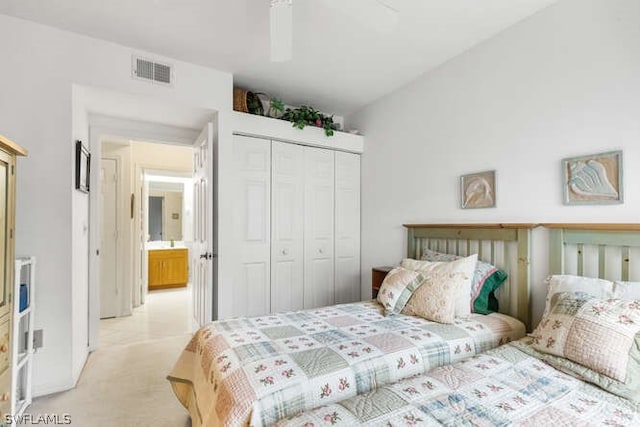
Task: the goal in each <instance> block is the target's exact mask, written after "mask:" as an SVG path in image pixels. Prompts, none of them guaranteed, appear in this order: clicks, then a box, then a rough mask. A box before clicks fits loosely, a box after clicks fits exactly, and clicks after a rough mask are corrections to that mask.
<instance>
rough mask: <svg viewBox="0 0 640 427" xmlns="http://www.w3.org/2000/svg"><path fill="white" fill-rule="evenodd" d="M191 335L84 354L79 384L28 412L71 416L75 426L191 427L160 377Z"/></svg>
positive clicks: (40, 402) (166, 384) (31, 407)
mask: <svg viewBox="0 0 640 427" xmlns="http://www.w3.org/2000/svg"><path fill="white" fill-rule="evenodd" d="M189 338H190V335H189V334H187V335H183V336H178V337H171V338H163V339H158V340H153V341H147V342H142V343H137V344H128V345H122V346H112V347H110V348H107V349H103V350H100V351H98V352H96V353H93V354H91V356H89V360H88V361H87V364H86V366H85V369H84V372H83V373H82V376H81V378H80V381H79V382H78V386H77V387H76V388H75V389H73V390H69V391H66V392H63V393H58V394H54V395H50V396H46V397H41V398H38V399H36V400H35V401H34V403H33V404H32V405H31V406H30V407H29V408H28V409H27V412H29V413H31V414H32V415H34V416H37V415H39V414H63V413H68V414H70V415H71V421H72V423H71V426H74V427H75V426H77V427H85V426H86V427H94V426H95V427H102V426H105V427H106V426H109V427H113V426H122V427H138V426H141V427H144V426H149V427H151V426H174V427H186V426H191V420H190V419H189V416H188V414H187V411H186V410H185V409H184V408H183V407H182V405H180V403H179V402H178V400H177V399H176V398H175V397H174V395H173V391H172V390H171V386H170V385H169V382H168V381H167V380H166V379H165V377H166V375H167V373H168V372H169V371H170V370H171V368H172V367H173V363H174V362H175V360H176V358H177V357H178V354H179V353H180V350H181V349H182V348H183V346H184V345H186V343H187V342H188V341H189Z"/></svg>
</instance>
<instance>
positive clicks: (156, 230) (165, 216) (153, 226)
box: [148, 181, 184, 242]
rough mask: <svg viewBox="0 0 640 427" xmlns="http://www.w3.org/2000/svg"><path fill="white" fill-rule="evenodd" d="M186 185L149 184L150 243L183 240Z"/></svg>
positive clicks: (171, 183)
mask: <svg viewBox="0 0 640 427" xmlns="http://www.w3.org/2000/svg"><path fill="white" fill-rule="evenodd" d="M183 191H184V185H183V184H182V183H179V182H159V181H150V182H149V205H148V212H149V241H150V242H153V241H170V240H175V241H179V240H183V236H182V212H183V209H182V203H183Z"/></svg>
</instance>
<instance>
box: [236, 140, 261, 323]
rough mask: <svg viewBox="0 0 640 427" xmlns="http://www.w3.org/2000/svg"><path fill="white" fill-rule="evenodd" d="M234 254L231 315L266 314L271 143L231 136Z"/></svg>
mask: <svg viewBox="0 0 640 427" xmlns="http://www.w3.org/2000/svg"><path fill="white" fill-rule="evenodd" d="M233 157H234V168H233V169H234V171H235V174H234V177H233V179H234V183H235V192H234V196H235V199H234V204H235V205H234V219H235V222H234V224H235V226H234V235H235V236H236V239H235V245H236V247H235V248H234V253H235V254H236V259H235V266H234V268H235V271H234V274H233V277H234V283H233V296H232V301H230V303H231V304H232V308H231V313H232V316H234V317H235V316H258V315H262V314H266V313H269V311H270V299H271V285H270V282H271V273H270V270H271V255H270V253H271V243H270V235H271V232H270V230H271V189H270V187H271V177H270V172H271V141H269V140H265V139H260V138H249V137H246V136H240V135H234V136H233Z"/></svg>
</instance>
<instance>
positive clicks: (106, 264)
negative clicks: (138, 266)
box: [100, 158, 119, 319]
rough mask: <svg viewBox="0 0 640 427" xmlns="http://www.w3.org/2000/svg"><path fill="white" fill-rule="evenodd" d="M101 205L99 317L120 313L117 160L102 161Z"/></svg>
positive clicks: (106, 159) (104, 159) (105, 159)
mask: <svg viewBox="0 0 640 427" xmlns="http://www.w3.org/2000/svg"><path fill="white" fill-rule="evenodd" d="M100 164H101V170H100V181H101V194H100V203H101V206H102V215H101V217H100V222H101V233H102V234H101V244H100V255H101V256H100V258H101V260H100V318H101V319H104V318H106V317H115V316H117V315H118V273H119V266H118V264H119V263H118V262H117V261H118V162H117V160H116V159H109V158H103V159H102V160H101V162H100Z"/></svg>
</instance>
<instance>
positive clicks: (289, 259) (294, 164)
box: [271, 141, 304, 312]
mask: <svg viewBox="0 0 640 427" xmlns="http://www.w3.org/2000/svg"><path fill="white" fill-rule="evenodd" d="M303 208H304V148H303V147H302V146H300V145H296V144H287V143H283V142H277V141H274V142H272V144H271V311H272V312H278V311H286V310H300V309H302V308H303V307H304V275H303V267H304V239H303V219H304V212H303Z"/></svg>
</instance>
